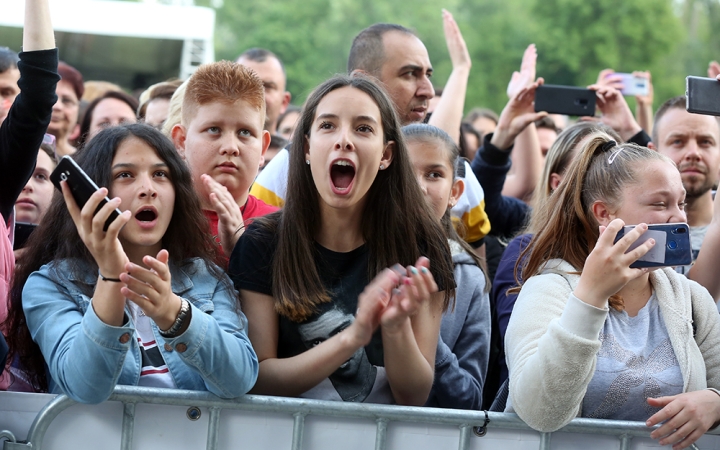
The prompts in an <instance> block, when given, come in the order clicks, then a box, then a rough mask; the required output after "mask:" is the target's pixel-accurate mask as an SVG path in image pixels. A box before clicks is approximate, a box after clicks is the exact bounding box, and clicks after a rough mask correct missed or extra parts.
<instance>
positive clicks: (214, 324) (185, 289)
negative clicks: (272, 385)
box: [22, 259, 259, 403]
mask: <svg viewBox="0 0 720 450" xmlns="http://www.w3.org/2000/svg"><path fill="white" fill-rule="evenodd" d="M170 273H171V276H172V290H173V292H174V293H175V294H176V295H178V296H180V297H182V298H185V299H186V300H188V301H189V303H190V305H191V314H192V318H191V320H190V325H189V326H188V328H187V329H186V330H185V332H183V333H182V334H181V335H179V336H177V337H174V338H168V339H165V338H163V337H162V336H160V333H159V331H158V328H157V326H156V325H155V324H154V323H153V324H152V330H153V333H154V335H155V339H156V342H157V344H158V348H159V349H160V352H161V353H162V356H163V358H164V359H165V363H166V364H167V366H168V369H169V371H170V374H171V376H172V378H173V380H174V381H175V385H176V386H177V387H178V388H179V389H188V390H198V391H204V390H207V391H210V392H211V393H213V394H215V395H217V396H219V397H223V398H234V397H239V396H241V395H243V394H245V393H246V392H247V391H249V390H250V388H252V387H253V386H254V384H255V381H256V379H257V374H258V368H259V364H258V360H257V355H256V354H255V351H254V350H253V348H252V345H251V344H250V340H249V339H248V337H247V319H246V318H245V315H244V314H243V313H242V312H240V310H239V307H238V302H237V296H236V292H235V291H234V289H233V288H232V284H231V283H230V282H229V280H225V281H227V282H223V281H224V280H219V279H218V278H216V277H215V276H214V275H212V274H211V272H210V271H209V270H208V267H207V265H206V264H205V263H204V262H203V261H201V260H199V259H193V260H190V261H188V264H184V265H182V266H181V267H178V266H177V265H175V264H172V263H171V264H170ZM97 276H98V275H97V272H96V271H93V270H91V269H90V268H88V269H87V270H83V271H81V272H80V276H77V275H76V274H75V273H73V271H72V270H71V264H70V263H69V262H68V260H61V261H55V262H52V263H50V264H46V265H44V266H42V267H41V268H40V270H38V271H37V272H34V273H33V274H31V275H30V277H29V278H28V280H27V282H26V284H25V287H24V288H23V294H22V296H23V309H24V310H25V317H26V320H27V326H28V328H29V329H30V333H31V334H32V337H33V340H34V341H35V342H37V344H38V345H39V346H40V350H41V351H42V354H43V356H44V357H45V362H46V364H47V368H48V375H49V376H48V384H49V389H50V392H53V393H61V392H64V393H66V394H67V395H68V396H70V397H71V398H72V399H74V400H76V401H78V402H82V403H100V402H102V401H104V400H106V399H107V398H108V397H109V396H110V394H111V393H112V391H113V389H114V388H115V386H116V385H118V384H120V385H131V386H134V385H137V384H138V382H139V380H140V370H141V368H142V367H141V366H142V359H141V356H140V348H139V343H138V340H137V338H136V337H135V329H134V324H133V322H132V319H130V317H131V315H130V313H129V310H128V308H127V307H126V308H125V320H124V325H122V326H120V327H114V326H110V325H107V324H105V323H104V322H102V321H101V320H100V319H99V318H98V317H97V315H96V314H95V310H94V309H93V308H92V306H91V296H88V295H87V294H88V293H92V292H94V290H95V283H96V282H97Z"/></svg>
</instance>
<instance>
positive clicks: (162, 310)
mask: <svg viewBox="0 0 720 450" xmlns="http://www.w3.org/2000/svg"><path fill="white" fill-rule="evenodd" d="M169 258H170V254H169V253H168V251H167V250H160V252H159V253H158V254H157V257H156V258H153V257H152V256H145V257H143V263H144V264H145V265H146V266H147V268H146V267H142V266H139V265H137V264H133V263H130V262H128V263H127V264H126V265H125V271H126V272H127V273H123V274H122V275H120V280H121V281H122V282H123V283H124V284H125V286H123V287H122V288H121V289H120V292H121V293H122V294H123V295H124V296H125V298H127V299H128V300H130V301H131V302H133V303H135V304H136V305H138V306H139V307H140V308H141V309H142V310H143V311H144V312H145V314H146V315H147V316H148V317H150V318H151V319H152V320H153V321H154V322H155V323H156V324H157V326H158V327H159V328H160V329H161V330H167V329H168V328H170V327H171V326H172V325H173V323H174V322H175V319H176V317H177V315H178V311H180V302H181V300H180V297H178V296H177V295H175V294H174V293H173V291H172V285H171V277H170V268H169V267H168V260H169Z"/></svg>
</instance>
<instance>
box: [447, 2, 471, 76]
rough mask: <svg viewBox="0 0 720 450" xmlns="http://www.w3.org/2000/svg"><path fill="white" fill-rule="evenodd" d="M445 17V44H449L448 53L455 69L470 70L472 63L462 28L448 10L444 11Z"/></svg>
mask: <svg viewBox="0 0 720 450" xmlns="http://www.w3.org/2000/svg"><path fill="white" fill-rule="evenodd" d="M442 15H443V31H444V32H445V43H446V44H447V48H448V53H450V61H452V65H453V69H459V68H467V69H470V67H471V66H472V61H471V60H470V53H469V52H468V49H467V45H465V39H463V37H462V33H461V32H460V27H458V24H457V22H455V19H454V18H453V15H452V14H450V13H449V12H448V11H447V10H445V9H443V10H442Z"/></svg>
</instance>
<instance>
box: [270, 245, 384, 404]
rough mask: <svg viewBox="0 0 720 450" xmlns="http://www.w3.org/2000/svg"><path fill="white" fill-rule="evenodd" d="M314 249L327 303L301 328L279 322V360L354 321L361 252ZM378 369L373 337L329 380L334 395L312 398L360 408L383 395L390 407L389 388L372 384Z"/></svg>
mask: <svg viewBox="0 0 720 450" xmlns="http://www.w3.org/2000/svg"><path fill="white" fill-rule="evenodd" d="M316 249H317V251H318V253H317V257H316V262H317V265H318V272H319V274H320V278H321V280H322V282H323V286H324V287H325V289H326V291H327V292H328V294H329V295H330V298H331V299H332V301H331V302H330V303H324V304H321V305H318V311H317V313H315V314H314V315H312V316H311V317H309V318H308V319H307V320H306V321H304V322H302V323H295V322H291V321H290V320H288V319H286V318H284V317H281V318H280V342H279V346H278V356H279V357H291V356H295V355H298V354H300V353H302V352H304V351H307V350H309V349H311V348H313V347H315V346H316V345H320V344H321V343H322V342H324V341H326V340H328V339H330V338H332V337H333V336H335V335H336V334H338V333H340V332H341V331H343V330H344V329H346V328H347V327H349V326H350V325H351V324H352V323H353V321H354V320H355V312H356V311H357V304H358V303H357V302H358V297H359V295H360V293H361V292H362V290H363V289H364V288H365V286H367V284H368V282H369V280H368V252H367V247H366V246H362V247H360V248H358V249H355V250H353V251H351V252H347V253H336V252H332V251H330V250H327V249H325V248H322V247H320V246H316ZM383 365H384V359H383V350H382V338H381V336H380V332H379V331H378V332H376V333H375V334H374V335H373V338H372V340H371V342H370V344H368V345H367V346H366V347H364V348H360V349H358V350H357V351H356V352H355V353H354V354H353V355H352V356H351V357H350V358H348V360H347V361H345V362H344V363H343V364H342V365H341V366H340V367H339V368H338V369H337V370H336V371H335V372H334V373H333V374H332V375H330V377H329V380H330V382H331V383H332V386H333V387H334V390H335V391H336V393H334V392H326V391H323V390H315V391H314V392H313V393H314V395H319V397H315V398H321V399H323V400H333V399H337V396H340V398H341V399H342V400H344V401H348V402H363V401H367V400H368V399H369V397H372V398H378V395H377V394H379V393H382V390H383V389H386V390H387V391H388V395H387V396H385V397H383V398H385V399H387V401H386V402H390V401H391V400H392V395H391V394H389V385H388V384H387V383H376V379H377V378H378V367H380V366H383ZM376 391H378V392H376Z"/></svg>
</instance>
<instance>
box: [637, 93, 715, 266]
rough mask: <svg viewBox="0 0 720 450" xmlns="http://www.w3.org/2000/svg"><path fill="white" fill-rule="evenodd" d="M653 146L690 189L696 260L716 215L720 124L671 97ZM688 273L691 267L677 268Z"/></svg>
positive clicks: (657, 122) (660, 114)
mask: <svg viewBox="0 0 720 450" xmlns="http://www.w3.org/2000/svg"><path fill="white" fill-rule="evenodd" d="M649 147H651V148H654V149H656V150H657V151H658V152H660V153H662V154H663V155H665V156H667V157H669V158H670V159H672V160H673V161H675V164H677V167H678V170H679V171H680V175H681V177H682V181H683V187H684V188H685V190H686V191H687V196H686V202H687V206H685V212H686V213H687V221H688V225H690V242H691V245H692V250H693V261H695V259H696V258H697V256H698V253H699V252H700V246H701V245H702V243H703V240H704V239H705V233H706V232H707V229H708V225H709V224H710V221H711V220H712V216H713V196H712V189H713V186H715V185H717V183H718V176H719V171H720V126H719V125H718V121H717V119H715V117H712V116H705V115H701V114H692V113H689V112H687V111H686V110H685V96H679V97H674V98H671V99H670V100H668V101H666V102H665V103H663V104H662V105H661V106H660V108H659V109H658V111H657V113H656V114H655V125H654V126H653V135H652V143H651V144H650V145H649ZM676 270H677V271H678V272H680V273H687V272H688V271H689V270H690V266H683V267H677V268H676Z"/></svg>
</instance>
